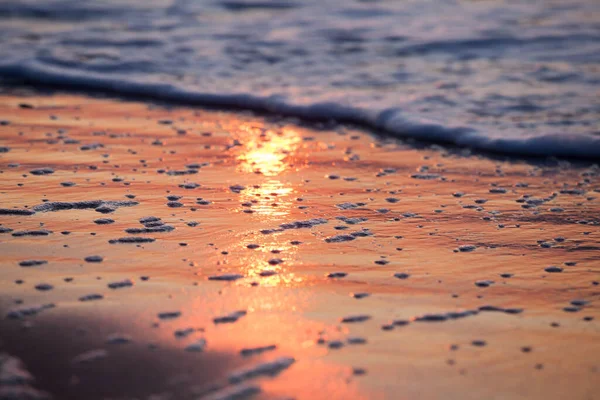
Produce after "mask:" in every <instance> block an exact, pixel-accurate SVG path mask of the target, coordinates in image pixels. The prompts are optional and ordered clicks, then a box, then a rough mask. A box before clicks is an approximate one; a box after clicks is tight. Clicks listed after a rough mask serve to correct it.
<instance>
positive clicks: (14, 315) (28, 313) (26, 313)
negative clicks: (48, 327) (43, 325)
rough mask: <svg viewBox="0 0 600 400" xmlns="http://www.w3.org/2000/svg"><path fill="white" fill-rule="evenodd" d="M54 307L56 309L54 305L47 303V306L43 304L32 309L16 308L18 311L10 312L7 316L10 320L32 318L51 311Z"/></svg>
mask: <svg viewBox="0 0 600 400" xmlns="http://www.w3.org/2000/svg"><path fill="white" fill-rule="evenodd" d="M54 307H55V305H54V303H47V304H41V305H38V306H32V307H23V308H16V309H13V310H10V311H8V313H7V314H6V318H8V319H23V318H25V317H32V316H34V315H37V314H39V313H40V312H42V311H45V310H49V309H51V308H54Z"/></svg>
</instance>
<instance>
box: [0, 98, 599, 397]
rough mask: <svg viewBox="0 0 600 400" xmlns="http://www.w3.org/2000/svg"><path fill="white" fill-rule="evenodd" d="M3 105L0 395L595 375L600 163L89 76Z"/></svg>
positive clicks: (583, 383) (594, 393) (462, 390)
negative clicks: (534, 155)
mask: <svg viewBox="0 0 600 400" xmlns="http://www.w3.org/2000/svg"><path fill="white" fill-rule="evenodd" d="M0 121H2V122H1V125H0V147H1V150H2V153H0V172H1V175H0V176H1V179H0V223H1V225H0V232H2V233H0V255H1V259H0V288H1V290H0V312H1V315H0V316H1V317H2V319H1V321H0V353H2V354H3V355H2V356H0V372H1V373H0V376H3V378H2V380H1V381H0V394H5V393H13V394H15V393H16V394H15V397H14V398H45V397H44V396H46V397H48V396H52V397H53V398H55V399H83V398H85V399H104V398H111V399H115V398H119V399H123V398H140V399H154V400H156V399H188V398H189V399H196V398H198V399H217V398H230V399H233V398H244V396H248V397H250V396H252V395H253V396H254V397H253V398H267V399H284V398H295V399H350V398H352V399H363V398H364V399H367V398H368V399H371V398H373V399H379V398H381V399H413V398H420V399H438V398H452V399H507V398H511V399H565V398H570V399H594V398H598V396H600V325H599V319H600V312H599V311H598V305H597V304H598V302H599V301H600V286H599V281H600V229H599V226H600V168H598V166H597V165H589V164H588V165H577V164H574V163H570V162H566V161H558V160H550V161H549V160H543V161H541V160H536V161H531V160H529V161H526V160H515V159H512V160H498V159H491V158H489V157H486V156H482V155H471V154H468V152H466V151H462V150H456V149H445V148H442V147H439V146H416V145H414V144H411V143H406V142H401V141H398V140H392V139H383V138H378V137H376V136H374V135H372V134H370V133H369V132H366V131H362V130H360V129H357V128H353V127H348V126H337V125H333V124H330V125H323V124H321V125H314V126H306V125H304V126H302V125H299V124H298V121H295V120H293V119H284V118H277V117H272V116H270V117H266V118H265V117H261V116H255V115H252V114H250V113H234V112H225V111H214V110H203V109H194V108H186V107H166V106H164V105H159V104H148V103H141V102H132V101H129V102H126V101H120V100H115V99H101V98H89V97H83V96H78V95H64V94H43V95H42V94H39V93H34V92H31V93H28V92H23V91H19V92H13V91H7V90H5V91H4V92H3V94H1V95H0ZM148 217H154V218H148ZM93 256H97V257H93ZM90 257H91V258H90ZM8 355H10V356H8ZM9 357H13V358H9ZM16 359H20V360H21V361H22V364H23V368H25V369H26V370H27V371H29V373H30V374H31V376H32V378H31V379H29V378H27V379H25V378H23V376H24V375H23V371H22V370H21V371H20V373H18V372H19V371H18V370H17V372H15V369H14V368H13V367H14V365H15V362H16ZM7 360H8V361H7ZM19 377H21V378H19ZM33 379H34V381H33ZM26 393H28V394H29V395H30V397H26ZM236 395H237V396H238V397H236ZM18 396H22V397H18ZM35 396H38V397H35ZM0 397H2V396H0ZM7 398H13V397H8V396H7Z"/></svg>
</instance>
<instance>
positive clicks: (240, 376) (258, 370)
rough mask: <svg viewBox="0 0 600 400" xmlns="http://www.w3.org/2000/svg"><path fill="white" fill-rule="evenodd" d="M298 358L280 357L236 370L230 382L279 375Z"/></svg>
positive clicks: (231, 375) (230, 376) (230, 377)
mask: <svg viewBox="0 0 600 400" xmlns="http://www.w3.org/2000/svg"><path fill="white" fill-rule="evenodd" d="M295 361H296V360H295V359H294V358H292V357H279V358H277V359H275V360H273V361H268V362H264V363H261V364H257V365H255V366H252V367H249V368H245V369H241V370H239V371H235V372H233V373H231V374H230V375H229V378H228V379H229V382H231V383H240V382H243V381H246V380H248V379H253V378H256V377H259V376H271V377H273V376H277V375H278V374H279V373H281V372H282V371H284V370H285V369H287V368H289V367H290V366H291V365H292V364H293V363H294V362H295Z"/></svg>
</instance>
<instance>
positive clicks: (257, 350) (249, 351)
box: [240, 344, 277, 357]
mask: <svg viewBox="0 0 600 400" xmlns="http://www.w3.org/2000/svg"><path fill="white" fill-rule="evenodd" d="M275 349H277V346H276V345H274V344H272V345H269V346H260V347H252V348H244V349H242V350H240V355H242V356H243V357H250V356H254V355H258V354H262V353H265V352H267V351H273V350H275Z"/></svg>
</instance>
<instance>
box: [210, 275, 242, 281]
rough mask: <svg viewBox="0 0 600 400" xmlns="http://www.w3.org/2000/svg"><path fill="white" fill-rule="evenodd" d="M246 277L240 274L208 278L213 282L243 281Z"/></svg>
mask: <svg viewBox="0 0 600 400" xmlns="http://www.w3.org/2000/svg"><path fill="white" fill-rule="evenodd" d="M243 277H244V275H240V274H223V275H211V276H209V277H208V280H211V281H236V280H238V279H242V278H243Z"/></svg>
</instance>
